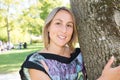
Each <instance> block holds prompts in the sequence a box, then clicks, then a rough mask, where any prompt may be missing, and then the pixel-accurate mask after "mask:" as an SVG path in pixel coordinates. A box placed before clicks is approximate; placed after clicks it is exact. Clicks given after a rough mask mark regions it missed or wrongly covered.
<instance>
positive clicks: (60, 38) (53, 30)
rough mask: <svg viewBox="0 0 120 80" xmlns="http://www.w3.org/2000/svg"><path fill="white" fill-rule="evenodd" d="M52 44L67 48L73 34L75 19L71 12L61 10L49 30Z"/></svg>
mask: <svg viewBox="0 0 120 80" xmlns="http://www.w3.org/2000/svg"><path fill="white" fill-rule="evenodd" d="M48 31H49V37H50V44H55V45H59V46H65V45H66V44H67V43H68V42H69V41H70V39H71V36H72V34H73V19H72V16H71V15H70V13H69V12H67V11H65V10H60V11H59V12H58V13H57V14H56V15H55V17H54V18H53V20H52V21H51V24H50V26H49V28H48Z"/></svg>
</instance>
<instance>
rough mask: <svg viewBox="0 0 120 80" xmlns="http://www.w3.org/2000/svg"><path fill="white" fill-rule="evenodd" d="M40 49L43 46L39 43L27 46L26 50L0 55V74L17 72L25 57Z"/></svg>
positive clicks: (11, 51) (16, 50)
mask: <svg viewBox="0 0 120 80" xmlns="http://www.w3.org/2000/svg"><path fill="white" fill-rule="evenodd" d="M42 48H43V44H42V43H41V44H40V43H39V44H32V45H28V48H27V49H21V50H20V49H13V50H10V51H6V52H3V53H2V54H1V53H0V74H2V73H9V72H13V71H18V70H19V69H20V67H21V65H22V63H23V61H24V60H25V59H26V56H27V55H29V54H31V53H33V52H35V51H38V50H41V49H42Z"/></svg>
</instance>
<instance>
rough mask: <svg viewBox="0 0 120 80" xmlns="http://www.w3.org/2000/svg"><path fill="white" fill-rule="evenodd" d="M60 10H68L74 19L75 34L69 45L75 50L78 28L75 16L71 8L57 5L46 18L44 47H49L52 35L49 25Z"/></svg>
mask: <svg viewBox="0 0 120 80" xmlns="http://www.w3.org/2000/svg"><path fill="white" fill-rule="evenodd" d="M60 10H65V11H67V12H68V13H69V14H70V15H71V16H72V19H73V34H72V37H71V39H70V41H69V42H68V43H67V45H68V46H69V47H70V49H71V50H74V47H75V43H76V42H77V30H76V24H75V18H74V15H73V13H72V12H71V10H69V9H67V8H66V7H57V8H55V9H53V10H52V11H51V13H50V14H49V15H48V17H47V18H46V20H45V25H44V30H43V41H44V47H45V48H47V47H48V45H49V44H50V37H49V32H48V27H49V26H50V24H51V21H52V20H53V18H54V17H55V15H56V13H58V12H59V11H60Z"/></svg>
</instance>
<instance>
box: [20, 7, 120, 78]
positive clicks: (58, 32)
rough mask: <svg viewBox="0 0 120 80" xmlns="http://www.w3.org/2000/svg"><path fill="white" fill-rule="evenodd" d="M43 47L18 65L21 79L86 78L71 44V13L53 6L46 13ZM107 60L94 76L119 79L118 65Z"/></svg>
mask: <svg viewBox="0 0 120 80" xmlns="http://www.w3.org/2000/svg"><path fill="white" fill-rule="evenodd" d="M43 33H44V37H43V39H44V40H43V41H44V48H43V49H42V50H40V51H38V52H35V53H32V54H30V55H28V57H27V59H26V60H25V61H24V63H23V65H22V66H21V70H20V76H21V79H22V80H87V75H86V70H85V66H84V61H83V57H82V53H81V51H80V48H75V43H76V42H77V31H76V25H75V19H74V16H73V13H72V12H71V11H70V10H69V9H67V8H65V7H57V8H55V9H53V11H52V12H51V13H50V14H49V15H48V17H47V19H46V21H45V26H44V31H43ZM113 61H114V57H111V59H110V60H109V61H108V63H107V64H106V65H105V68H104V69H103V71H102V75H101V76H100V77H99V78H98V79H97V80H120V66H118V67H115V68H112V67H111V65H112V63H113Z"/></svg>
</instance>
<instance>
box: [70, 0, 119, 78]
mask: <svg viewBox="0 0 120 80" xmlns="http://www.w3.org/2000/svg"><path fill="white" fill-rule="evenodd" d="M70 4H71V8H72V11H73V13H74V15H75V19H76V24H77V30H78V35H79V36H78V38H79V44H80V48H81V51H82V54H83V58H84V62H85V67H86V71H87V76H88V80H96V79H97V78H98V77H99V76H100V75H101V72H102V69H103V68H104V66H105V64H106V63H107V61H108V59H109V58H110V57H111V56H112V55H114V56H115V58H116V59H117V60H116V62H115V63H114V65H113V66H117V65H119V64H120V0H70Z"/></svg>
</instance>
